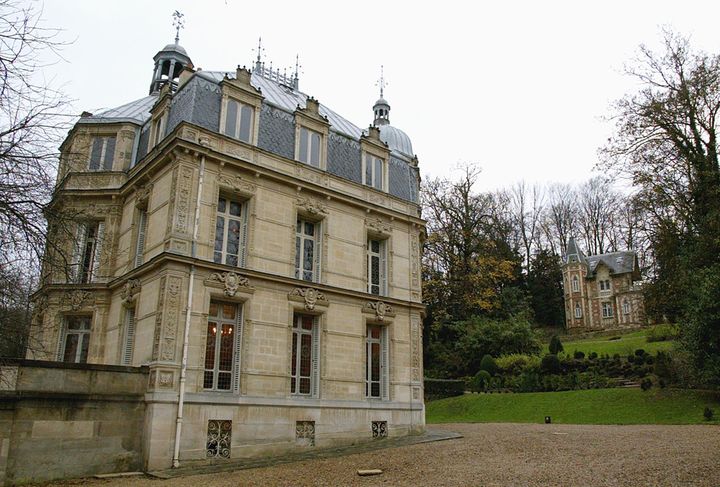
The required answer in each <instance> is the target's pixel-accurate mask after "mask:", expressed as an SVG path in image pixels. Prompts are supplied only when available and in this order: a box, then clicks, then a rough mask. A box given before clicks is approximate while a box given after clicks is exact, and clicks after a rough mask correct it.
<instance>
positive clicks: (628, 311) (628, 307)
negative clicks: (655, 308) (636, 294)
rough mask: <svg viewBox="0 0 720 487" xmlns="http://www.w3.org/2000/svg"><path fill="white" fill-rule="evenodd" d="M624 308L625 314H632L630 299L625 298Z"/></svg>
mask: <svg viewBox="0 0 720 487" xmlns="http://www.w3.org/2000/svg"><path fill="white" fill-rule="evenodd" d="M622 308H623V314H624V315H629V314H630V301H628V300H627V299H623V304H622Z"/></svg>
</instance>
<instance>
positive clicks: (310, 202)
mask: <svg viewBox="0 0 720 487" xmlns="http://www.w3.org/2000/svg"><path fill="white" fill-rule="evenodd" d="M297 205H298V207H300V208H302V209H303V210H305V212H306V213H308V214H310V215H327V213H328V209H327V206H325V205H323V204H322V203H321V202H320V201H318V200H315V199H312V198H298V199H297Z"/></svg>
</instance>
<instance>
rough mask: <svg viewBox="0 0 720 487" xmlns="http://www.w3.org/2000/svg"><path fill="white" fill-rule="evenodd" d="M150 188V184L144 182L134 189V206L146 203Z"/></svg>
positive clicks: (150, 191) (151, 186) (148, 198)
mask: <svg viewBox="0 0 720 487" xmlns="http://www.w3.org/2000/svg"><path fill="white" fill-rule="evenodd" d="M152 188H153V185H152V184H146V185H145V186H140V187H139V188H137V189H136V190H135V206H146V205H147V204H148V201H149V200H150V193H152Z"/></svg>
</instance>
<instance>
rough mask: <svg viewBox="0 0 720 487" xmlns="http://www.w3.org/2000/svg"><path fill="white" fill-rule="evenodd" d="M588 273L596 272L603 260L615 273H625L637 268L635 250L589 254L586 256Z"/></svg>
mask: <svg viewBox="0 0 720 487" xmlns="http://www.w3.org/2000/svg"><path fill="white" fill-rule="evenodd" d="M585 262H586V263H587V265H588V274H591V273H592V274H594V273H595V270H596V269H597V267H598V266H599V265H600V263H601V262H602V263H603V264H605V265H606V266H607V267H608V268H609V269H610V272H611V273H613V274H624V273H625V272H633V271H634V270H635V252H611V253H609V254H600V255H588V256H587V257H585Z"/></svg>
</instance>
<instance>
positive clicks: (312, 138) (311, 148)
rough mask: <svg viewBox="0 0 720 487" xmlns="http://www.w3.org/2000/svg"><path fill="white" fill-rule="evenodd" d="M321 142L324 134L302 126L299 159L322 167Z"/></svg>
mask: <svg viewBox="0 0 720 487" xmlns="http://www.w3.org/2000/svg"><path fill="white" fill-rule="evenodd" d="M321 144H322V134H320V133H319V132H315V131H314V130H310V129H308V128H306V127H300V143H299V144H298V145H299V149H298V160H299V161H300V162H304V163H306V164H309V165H311V166H314V167H320V152H321V150H322V149H321Z"/></svg>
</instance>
